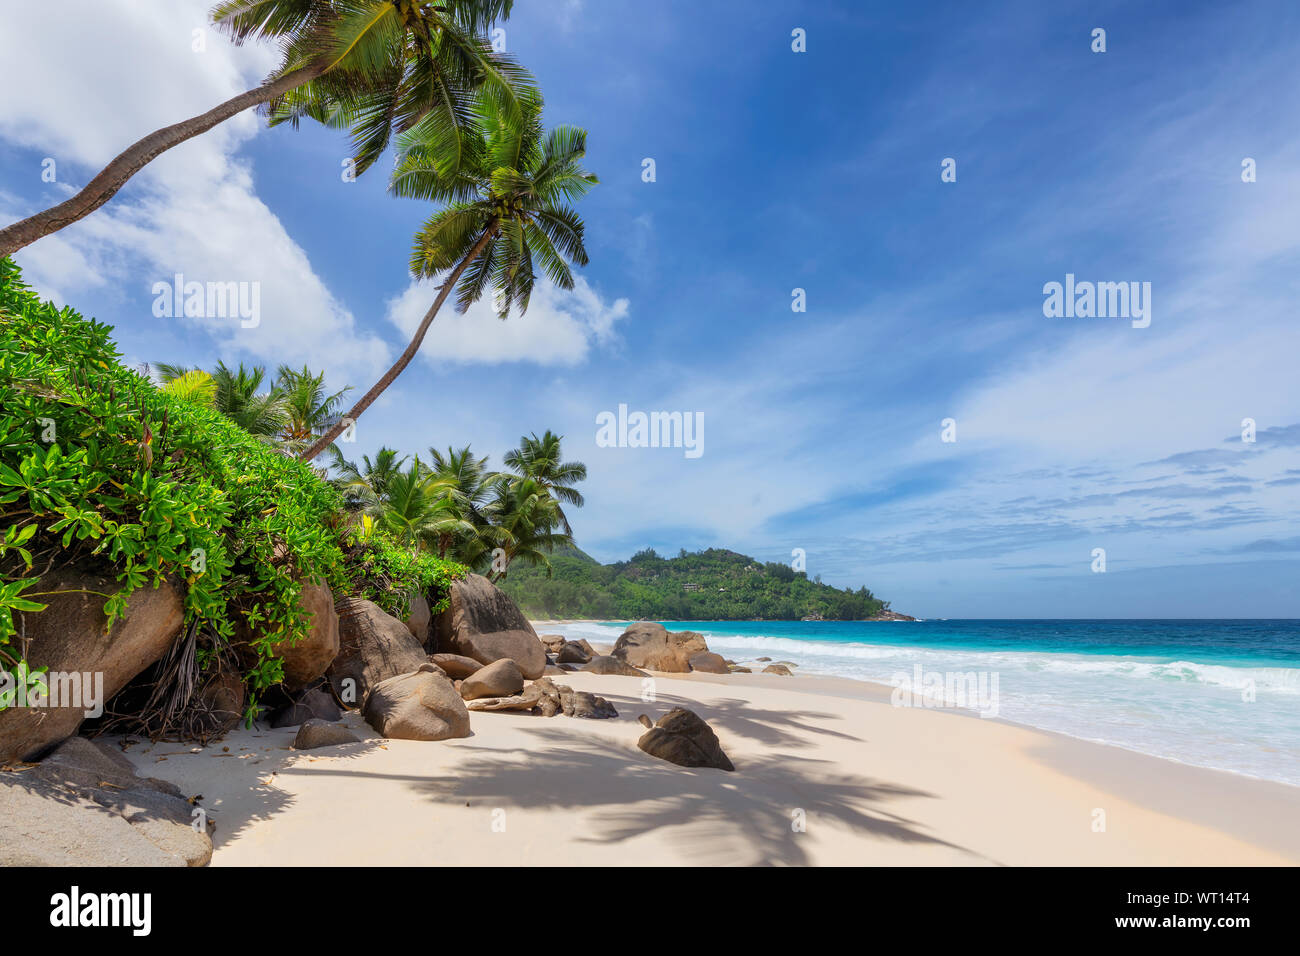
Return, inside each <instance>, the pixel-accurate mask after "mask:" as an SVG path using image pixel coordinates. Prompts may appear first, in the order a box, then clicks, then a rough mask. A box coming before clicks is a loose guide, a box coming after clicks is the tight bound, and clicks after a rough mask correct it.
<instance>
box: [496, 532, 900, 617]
mask: <svg viewBox="0 0 1300 956" xmlns="http://www.w3.org/2000/svg"><path fill="white" fill-rule="evenodd" d="M551 567H552V569H553V573H552V576H551V577H549V578H548V577H547V576H546V569H545V568H534V567H523V566H515V567H512V568H511V569H510V573H509V574H508V575H507V576H506V578H505V580H503V581H500V582H498V583H499V584H500V585H501V587H502V589H503V590H505V592H506V593H507V594H509V595H510V596H511V597H512V598H513V599H514V600H515V602H516V603H517V604H519V606H520V607H521V608H523V609H524V611H526V612H528V613H529V614H532V615H534V616H545V617H564V618H594V619H598V620H625V621H626V620H638V619H640V618H647V619H651V620H665V621H668V620H672V621H748V620H765V621H797V620H801V619H803V618H805V617H818V616H820V617H822V618H824V619H826V620H831V621H859V620H865V619H868V618H871V617H875V616H878V615H880V614H883V613H885V612H887V611H888V610H889V603H888V602H887V601H881V600H879V599H877V598H876V596H875V595H873V594H872V593H871V592H870V591H869V590H867V589H866V588H865V587H862V588H858V590H856V591H851V590H848V589H844V590H840V589H839V588H834V587H831V586H830V585H829V584H821V583H819V582H817V581H810V580H808V576H807V575H806V574H805V573H804V572H802V571H794V570H792V569H791V568H790V567H789V566H788V565H785V564H778V563H776V562H768V563H766V564H764V563H761V562H758V561H755V560H754V559H753V558H751V557H747V556H746V555H743V554H737V553H736V552H734V551H725V550H720V549H716V548H710V549H709V550H707V551H698V552H694V553H687V552H685V551H682V552H681V553H680V554H678V556H677V557H675V558H661V557H660V556H659V555H658V554H656V553H655V552H654V551H653V550H650V549H647V550H645V551H640V552H638V553H636V554H634V555H633V556H632V558H631V560H628V561H619V562H617V563H615V564H600V563H598V562H597V561H595V560H594V559H593V558H591V557H590V556H589V555H587V554H585V553H583V552H582V551H580V550H579V549H577V548H568V549H565V550H563V551H556V552H555V554H554V555H552V556H551Z"/></svg>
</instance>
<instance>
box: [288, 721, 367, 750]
mask: <svg viewBox="0 0 1300 956" xmlns="http://www.w3.org/2000/svg"><path fill="white" fill-rule="evenodd" d="M360 742H361V738H359V737H358V736H357V735H356V734H354V733H353V732H352V731H350V730H348V729H347V728H346V727H344V726H342V725H340V724H331V723H329V722H327V721H324V720H318V719H317V718H315V717H313V718H312V719H310V720H306V721H303V725H302V726H301V727H299V728H298V734H297V736H295V737H294V738H293V749H294V750H316V749H317V748H319V747H336V746H338V745H339V744H356V743H360Z"/></svg>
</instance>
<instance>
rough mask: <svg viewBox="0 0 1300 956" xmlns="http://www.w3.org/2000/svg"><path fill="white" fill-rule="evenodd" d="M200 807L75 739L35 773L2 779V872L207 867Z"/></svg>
mask: <svg viewBox="0 0 1300 956" xmlns="http://www.w3.org/2000/svg"><path fill="white" fill-rule="evenodd" d="M195 800H196V803H195V805H191V803H190V801H189V800H187V799H186V798H185V796H184V795H183V794H182V793H181V792H180V791H179V790H178V789H176V787H175V786H173V785H172V784H170V783H167V782H166V781H163V780H155V779H152V778H147V777H140V776H138V775H137V774H136V771H135V767H134V766H132V764H131V762H130V761H129V760H127V759H126V757H124V756H123V755H122V754H121V753H120V752H115V751H114V750H113V749H112V748H111V747H110V746H109V745H107V744H100V743H97V742H92V741H89V740H86V739H85V738H84V737H72V738H70V739H69V740H67V741H66V742H64V743H63V745H62V746H60V747H59V748H58V749H57V750H56V751H54V753H52V754H51V755H50V756H49V757H47V758H46V759H45V760H43V761H41V762H40V763H39V764H37V765H36V766H35V767H34V768H32V769H30V770H28V771H26V772H24V773H21V774H0V866H96V867H98V866H203V865H205V864H206V863H207V862H208V861H209V860H210V859H211V858H212V840H211V838H210V837H209V836H208V828H207V826H206V825H204V823H205V820H204V817H203V815H202V811H201V810H200V809H199V808H198V807H197V798H195Z"/></svg>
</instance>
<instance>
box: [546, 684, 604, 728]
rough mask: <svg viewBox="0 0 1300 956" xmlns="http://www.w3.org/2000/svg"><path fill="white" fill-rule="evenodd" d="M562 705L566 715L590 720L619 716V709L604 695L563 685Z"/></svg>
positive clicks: (561, 689)
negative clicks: (598, 695) (599, 695)
mask: <svg viewBox="0 0 1300 956" xmlns="http://www.w3.org/2000/svg"><path fill="white" fill-rule="evenodd" d="M559 691H560V706H561V707H562V708H563V710H564V716H565V717H584V718H587V719H589V720H603V719H606V718H609V717H617V716H618V711H617V710H615V709H614V705H613V704H611V703H610V702H609V701H607V700H606V699H605V698H604V697H597V696H596V695H595V694H589V693H587V692H586V691H583V690H572V689H571V688H568V687H563V686H561V687H560V688H559Z"/></svg>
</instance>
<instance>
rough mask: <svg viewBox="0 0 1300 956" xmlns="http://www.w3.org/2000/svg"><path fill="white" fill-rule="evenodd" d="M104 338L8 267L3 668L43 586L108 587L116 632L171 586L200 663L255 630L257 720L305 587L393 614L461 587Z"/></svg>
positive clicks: (1, 450) (1, 453)
mask: <svg viewBox="0 0 1300 956" xmlns="http://www.w3.org/2000/svg"><path fill="white" fill-rule="evenodd" d="M110 331H111V330H110V328H109V327H108V326H106V325H103V324H101V323H98V322H95V321H94V320H87V319H84V318H82V317H81V316H80V315H79V314H78V313H76V312H75V311H73V310H72V309H67V308H65V309H56V308H55V307H54V306H53V305H51V304H50V303H46V302H41V301H40V299H39V298H38V297H37V296H36V295H35V294H34V293H33V292H32V291H31V290H30V289H28V288H27V287H26V286H25V285H24V284H23V282H22V280H21V276H20V274H19V271H18V268H17V267H16V266H15V265H14V264H13V263H12V261H11V260H8V259H3V260H0V666H3V667H5V668H6V669H8V668H18V667H20V666H22V662H21V661H20V660H19V653H20V649H19V648H17V647H15V646H14V641H13V638H14V636H15V633H16V621H15V612H26V613H29V614H30V613H39V612H40V611H41V610H43V609H44V608H45V604H44V603H43V602H42V601H41V598H42V597H47V596H48V595H46V594H44V593H42V589H41V587H40V579H41V578H42V577H43V576H44V575H46V574H48V573H49V572H50V571H51V570H55V569H58V568H62V567H69V566H79V567H84V568H88V569H94V570H99V571H108V572H110V573H112V574H113V575H114V576H115V577H116V578H117V581H118V582H119V589H118V590H117V591H115V592H114V593H112V594H111V595H107V597H108V601H107V604H106V607H105V610H106V613H107V622H106V623H107V624H109V625H111V623H112V622H113V621H115V620H116V619H117V618H118V617H120V616H121V615H122V613H123V611H124V610H125V608H126V602H127V599H128V597H129V596H130V594H131V592H132V591H135V590H136V589H139V588H145V587H158V586H160V585H161V584H162V583H163V582H164V581H170V582H172V583H174V584H178V585H179V586H181V590H182V591H183V593H184V602H185V622H186V628H185V632H184V633H185V635H186V639H187V640H193V641H195V642H196V655H195V657H196V660H198V661H200V662H203V661H207V660H209V659H211V658H212V657H213V656H220V655H222V654H224V653H225V652H226V651H227V650H228V648H229V642H230V640H231V638H232V636H233V624H232V620H233V619H234V618H235V617H236V616H237V615H242V616H243V617H244V618H245V619H246V620H248V621H249V622H250V624H252V625H253V633H254V634H255V638H254V640H253V646H254V648H255V649H256V651H257V662H256V664H255V665H253V666H252V667H250V668H248V669H247V670H246V672H245V683H246V687H247V689H248V691H249V700H250V703H249V708H250V711H249V712H250V714H251V713H252V712H253V710H252V709H253V708H254V707H255V706H256V698H257V695H258V694H259V693H260V692H262V691H263V690H265V689H266V688H268V687H270V686H271V685H273V684H275V683H277V682H278V681H279V680H280V679H281V670H282V665H281V662H280V661H279V660H278V659H276V658H275V657H273V656H272V655H271V649H272V648H273V647H274V646H275V645H277V644H279V643H280V642H282V641H286V640H287V641H294V640H297V639H299V638H300V637H301V636H303V635H304V634H305V633H306V627H307V623H308V622H307V620H306V618H305V615H304V613H303V612H302V610H301V609H300V607H299V602H298V594H299V591H300V590H301V588H302V586H303V583H304V582H324V583H327V584H329V585H330V586H331V587H332V588H333V589H334V590H335V592H336V593H348V594H357V595H361V596H365V597H370V598H372V599H374V600H376V601H377V602H378V603H380V604H381V605H383V606H385V607H387V608H389V609H390V610H395V611H400V610H402V609H404V608H405V606H406V601H407V598H408V596H409V595H410V594H412V593H415V592H417V591H426V592H432V593H433V596H434V600H435V603H436V602H437V598H438V595H439V593H440V592H441V591H442V590H445V587H446V584H447V582H448V581H449V580H450V579H451V578H452V577H454V576H456V575H458V574H461V573H463V569H462V568H461V567H460V566H459V565H456V564H453V563H451V562H448V561H444V560H440V559H439V558H437V557H436V556H434V555H431V554H427V553H421V552H417V551H413V550H411V549H409V548H407V547H405V546H404V542H401V541H397V540H394V539H393V538H392V537H390V536H387V535H385V534H383V533H381V532H373V533H369V534H364V533H362V531H361V530H360V529H358V528H356V527H355V526H354V524H353V522H351V521H349V520H348V516H347V512H346V510H345V509H344V502H343V497H342V495H341V494H340V493H339V491H338V490H337V489H336V488H334V487H333V486H332V485H331V484H330V483H329V482H327V481H325V480H324V479H323V478H322V477H321V476H320V475H319V474H318V473H317V472H316V471H315V470H313V469H312V468H310V467H309V466H307V465H305V464H303V463H301V462H299V461H296V460H295V459H294V458H293V457H292V456H291V455H287V454H285V453H284V452H283V451H282V450H279V449H277V447H276V446H275V445H274V444H272V443H268V442H267V441H265V440H261V439H259V438H257V437H255V436H254V435H252V434H250V433H249V432H247V431H245V430H244V429H242V428H240V427H239V426H238V425H236V424H235V423H234V422H233V421H232V420H231V419H230V418H228V417H226V416H225V415H224V414H222V413H221V412H219V411H217V410H215V409H214V408H212V407H209V406H208V405H207V404H205V403H204V402H203V401H196V400H195V399H194V397H193V396H192V395H191V396H187V395H183V394H177V393H176V391H174V390H170V389H160V388H158V387H157V386H155V385H154V384H153V382H151V381H150V380H149V379H148V378H146V377H144V376H142V375H140V374H139V373H138V372H136V371H133V370H131V369H128V368H126V367H124V366H123V365H122V364H121V363H120V361H119V358H120V356H119V353H118V352H117V350H116V348H115V347H114V345H113V343H112V341H111V339H110V338H109V333H110Z"/></svg>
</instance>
